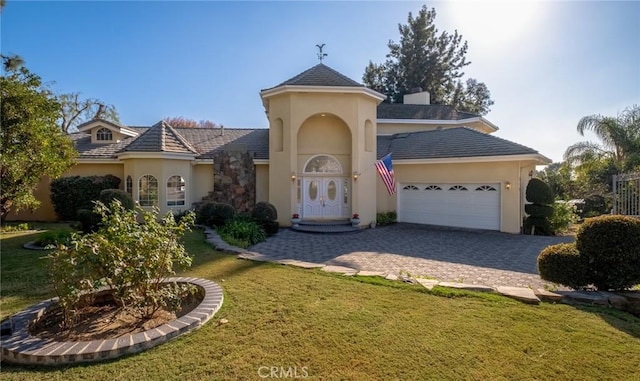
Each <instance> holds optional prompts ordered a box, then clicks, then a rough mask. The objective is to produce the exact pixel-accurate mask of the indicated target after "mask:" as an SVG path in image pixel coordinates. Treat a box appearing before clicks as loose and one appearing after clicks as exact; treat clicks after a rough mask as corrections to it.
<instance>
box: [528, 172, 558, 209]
mask: <svg viewBox="0 0 640 381" xmlns="http://www.w3.org/2000/svg"><path fill="white" fill-rule="evenodd" d="M526 196H527V201H529V202H530V203H532V204H540V205H551V204H553V202H554V200H555V197H554V196H553V191H552V190H551V188H549V186H548V185H547V183H545V182H544V181H542V180H540V179H538V178H535V177H534V178H532V179H531V180H529V184H527V190H526Z"/></svg>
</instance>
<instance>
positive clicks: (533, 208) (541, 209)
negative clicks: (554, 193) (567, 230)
mask: <svg viewBox="0 0 640 381" xmlns="http://www.w3.org/2000/svg"><path fill="white" fill-rule="evenodd" d="M524 211H525V212H526V213H527V214H529V215H531V216H536V217H544V218H549V217H551V216H552V215H553V206H550V205H538V204H525V206H524Z"/></svg>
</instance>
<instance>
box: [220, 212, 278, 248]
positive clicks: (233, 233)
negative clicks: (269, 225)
mask: <svg viewBox="0 0 640 381" xmlns="http://www.w3.org/2000/svg"><path fill="white" fill-rule="evenodd" d="M217 231H218V234H219V235H220V237H221V238H222V239H223V240H224V241H225V242H227V243H229V244H232V245H237V244H239V243H242V244H243V245H244V246H240V247H242V248H245V249H246V248H247V247H249V246H251V245H255V244H257V243H260V242H263V241H264V240H265V239H267V237H266V235H265V232H264V230H262V228H261V227H260V226H259V225H258V224H256V223H255V222H252V221H246V220H242V219H236V218H234V219H231V220H229V221H227V223H226V224H225V225H224V226H222V227H221V228H219V229H218V230H217Z"/></svg>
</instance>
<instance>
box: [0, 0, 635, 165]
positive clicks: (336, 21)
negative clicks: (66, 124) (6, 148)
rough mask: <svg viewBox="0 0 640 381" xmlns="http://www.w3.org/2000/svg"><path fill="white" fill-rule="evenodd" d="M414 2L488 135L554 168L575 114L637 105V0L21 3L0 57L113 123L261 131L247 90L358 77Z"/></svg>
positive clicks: (16, 0) (257, 104)
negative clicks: (452, 42) (114, 113)
mask: <svg viewBox="0 0 640 381" xmlns="http://www.w3.org/2000/svg"><path fill="white" fill-rule="evenodd" d="M422 4H426V5H427V6H428V7H430V8H435V10H436V12H437V17H436V19H435V25H436V27H437V28H438V30H439V31H448V32H453V31H454V30H458V32H459V33H460V34H462V36H463V39H465V40H467V41H468V43H469V50H468V54H467V58H468V60H470V61H471V62H472V63H471V64H470V65H469V66H467V67H466V68H465V73H466V74H465V77H464V78H469V77H471V78H476V79H477V80H478V81H481V82H484V83H485V84H486V85H487V86H488V88H489V90H490V91H491V97H492V99H493V100H494V101H495V104H494V105H493V106H492V107H491V111H490V112H489V113H488V114H487V115H486V116H485V117H486V118H487V119H488V120H489V121H491V122H492V123H494V124H495V125H497V126H498V127H499V128H500V130H499V131H498V132H496V133H495V135H496V136H499V137H501V138H505V139H508V140H511V141H514V142H517V143H520V144H523V145H526V146H528V147H531V148H534V149H536V150H538V151H539V152H540V153H541V154H543V155H545V156H547V157H549V158H551V159H552V160H553V161H561V160H562V155H563V153H564V151H565V149H566V148H567V147H568V146H569V145H571V144H573V143H575V142H578V141H582V140H592V139H594V136H593V135H589V134H588V135H587V136H585V137H581V136H580V135H579V134H578V133H577V131H576V125H577V123H578V121H579V120H580V118H581V117H583V116H586V115H593V114H601V115H606V116H616V115H618V114H619V113H620V112H622V111H623V110H624V109H625V108H626V107H629V106H632V105H634V104H640V2H639V1H627V2H613V1H603V2H595V1H562V2H561V1H536V2H489V1H436V2H431V1H430V2H400V1H393V2H390V1H374V2H367V1H351V2H345V1H339V2H329V1H299V2H293V1H282V2H273V1H261V2H243V1H239V2H223V1H198V2H194V1H171V2H170V1H138V2H135V1H98V2H88V1H83V2H80V1H20V0H8V1H7V5H6V6H5V8H4V9H3V10H2V14H1V15H0V33H1V38H0V43H1V45H0V49H1V51H2V53H3V54H18V55H20V56H21V57H22V58H23V59H24V60H25V63H26V67H27V68H28V69H29V70H31V71H32V72H34V73H36V74H38V75H39V76H40V77H42V79H43V81H45V82H46V83H48V84H49V86H50V87H51V89H53V90H54V91H55V92H57V93H68V92H80V93H81V94H82V96H84V97H87V98H98V99H100V100H102V101H104V102H106V103H108V104H113V105H114V106H115V107H116V109H117V110H118V112H119V114H120V121H121V122H122V123H123V124H125V125H134V126H145V125H146V126H149V125H152V124H154V123H155V122H157V121H159V120H161V119H163V118H165V117H168V116H184V117H187V118H191V119H195V120H203V119H206V120H211V121H213V122H216V123H218V124H223V125H224V126H225V127H227V128H234V127H235V128H267V127H268V120H267V118H266V115H265V113H264V108H263V106H262V101H261V99H260V95H259V92H260V90H261V89H266V88H270V87H273V86H275V85H277V84H279V83H281V82H283V81H285V80H287V79H289V78H291V77H293V76H295V75H296V74H298V73H300V72H302V71H304V70H306V69H308V68H310V67H312V66H314V65H316V64H317V63H318V59H317V48H316V44H321V43H324V44H326V46H325V50H324V51H325V52H326V53H328V56H327V57H326V58H325V60H324V63H325V64H326V65H328V66H330V67H332V68H334V69H336V70H338V71H339V72H341V73H343V74H345V75H346V76H348V77H350V78H352V79H354V80H356V81H358V82H361V81H362V74H363V73H364V68H365V67H366V65H367V64H368V63H369V61H370V60H371V61H373V62H375V63H381V62H383V61H384V60H385V58H386V54H387V53H388V47H387V42H388V41H389V40H393V41H398V40H399V32H398V24H399V23H406V20H407V16H408V14H409V12H413V13H414V14H416V13H417V12H418V10H419V9H420V8H421V6H422Z"/></svg>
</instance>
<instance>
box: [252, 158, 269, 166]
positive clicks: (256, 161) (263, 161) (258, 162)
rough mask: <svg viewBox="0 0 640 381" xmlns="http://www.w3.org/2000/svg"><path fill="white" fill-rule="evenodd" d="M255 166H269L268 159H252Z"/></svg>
mask: <svg viewBox="0 0 640 381" xmlns="http://www.w3.org/2000/svg"><path fill="white" fill-rule="evenodd" d="M253 164H255V165H269V159H253Z"/></svg>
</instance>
